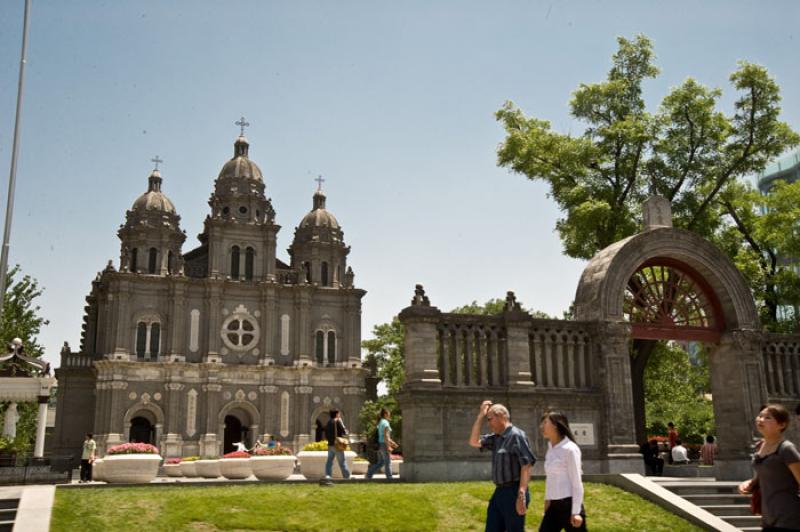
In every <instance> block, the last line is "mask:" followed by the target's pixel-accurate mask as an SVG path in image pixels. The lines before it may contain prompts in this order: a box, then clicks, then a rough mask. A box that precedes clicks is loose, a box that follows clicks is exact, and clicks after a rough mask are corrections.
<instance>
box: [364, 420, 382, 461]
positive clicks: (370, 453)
mask: <svg viewBox="0 0 800 532" xmlns="http://www.w3.org/2000/svg"><path fill="white" fill-rule="evenodd" d="M379 448H380V443H378V427H375V429H374V430H373V431H372V432H371V433H370V435H369V438H368V439H367V449H366V455H367V461H368V462H369V463H370V464H375V463H377V462H378V449H379Z"/></svg>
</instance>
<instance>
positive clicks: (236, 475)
mask: <svg viewBox="0 0 800 532" xmlns="http://www.w3.org/2000/svg"><path fill="white" fill-rule="evenodd" d="M219 471H220V473H221V474H222V476H223V477H225V478H227V479H228V480H239V479H245V478H247V477H249V476H250V475H252V474H253V469H252V467H251V466H250V453H246V452H244V451H234V452H232V453H228V454H226V455H224V456H223V457H222V458H221V459H220V460H219Z"/></svg>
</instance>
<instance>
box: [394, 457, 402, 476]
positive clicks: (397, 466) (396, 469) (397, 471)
mask: <svg viewBox="0 0 800 532" xmlns="http://www.w3.org/2000/svg"><path fill="white" fill-rule="evenodd" d="M402 463H403V461H402V460H392V475H394V476H397V475H399V474H400V464H402Z"/></svg>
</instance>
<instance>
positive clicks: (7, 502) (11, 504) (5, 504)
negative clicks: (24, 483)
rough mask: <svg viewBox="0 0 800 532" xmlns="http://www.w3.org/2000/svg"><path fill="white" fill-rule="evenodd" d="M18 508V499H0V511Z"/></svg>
mask: <svg viewBox="0 0 800 532" xmlns="http://www.w3.org/2000/svg"><path fill="white" fill-rule="evenodd" d="M17 506H19V499H0V509H5V508H14V509H16V508H17Z"/></svg>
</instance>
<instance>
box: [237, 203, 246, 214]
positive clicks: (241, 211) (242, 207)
mask: <svg viewBox="0 0 800 532" xmlns="http://www.w3.org/2000/svg"><path fill="white" fill-rule="evenodd" d="M239 214H247V207H245V206H244V205H242V206H241V207H239Z"/></svg>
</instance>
